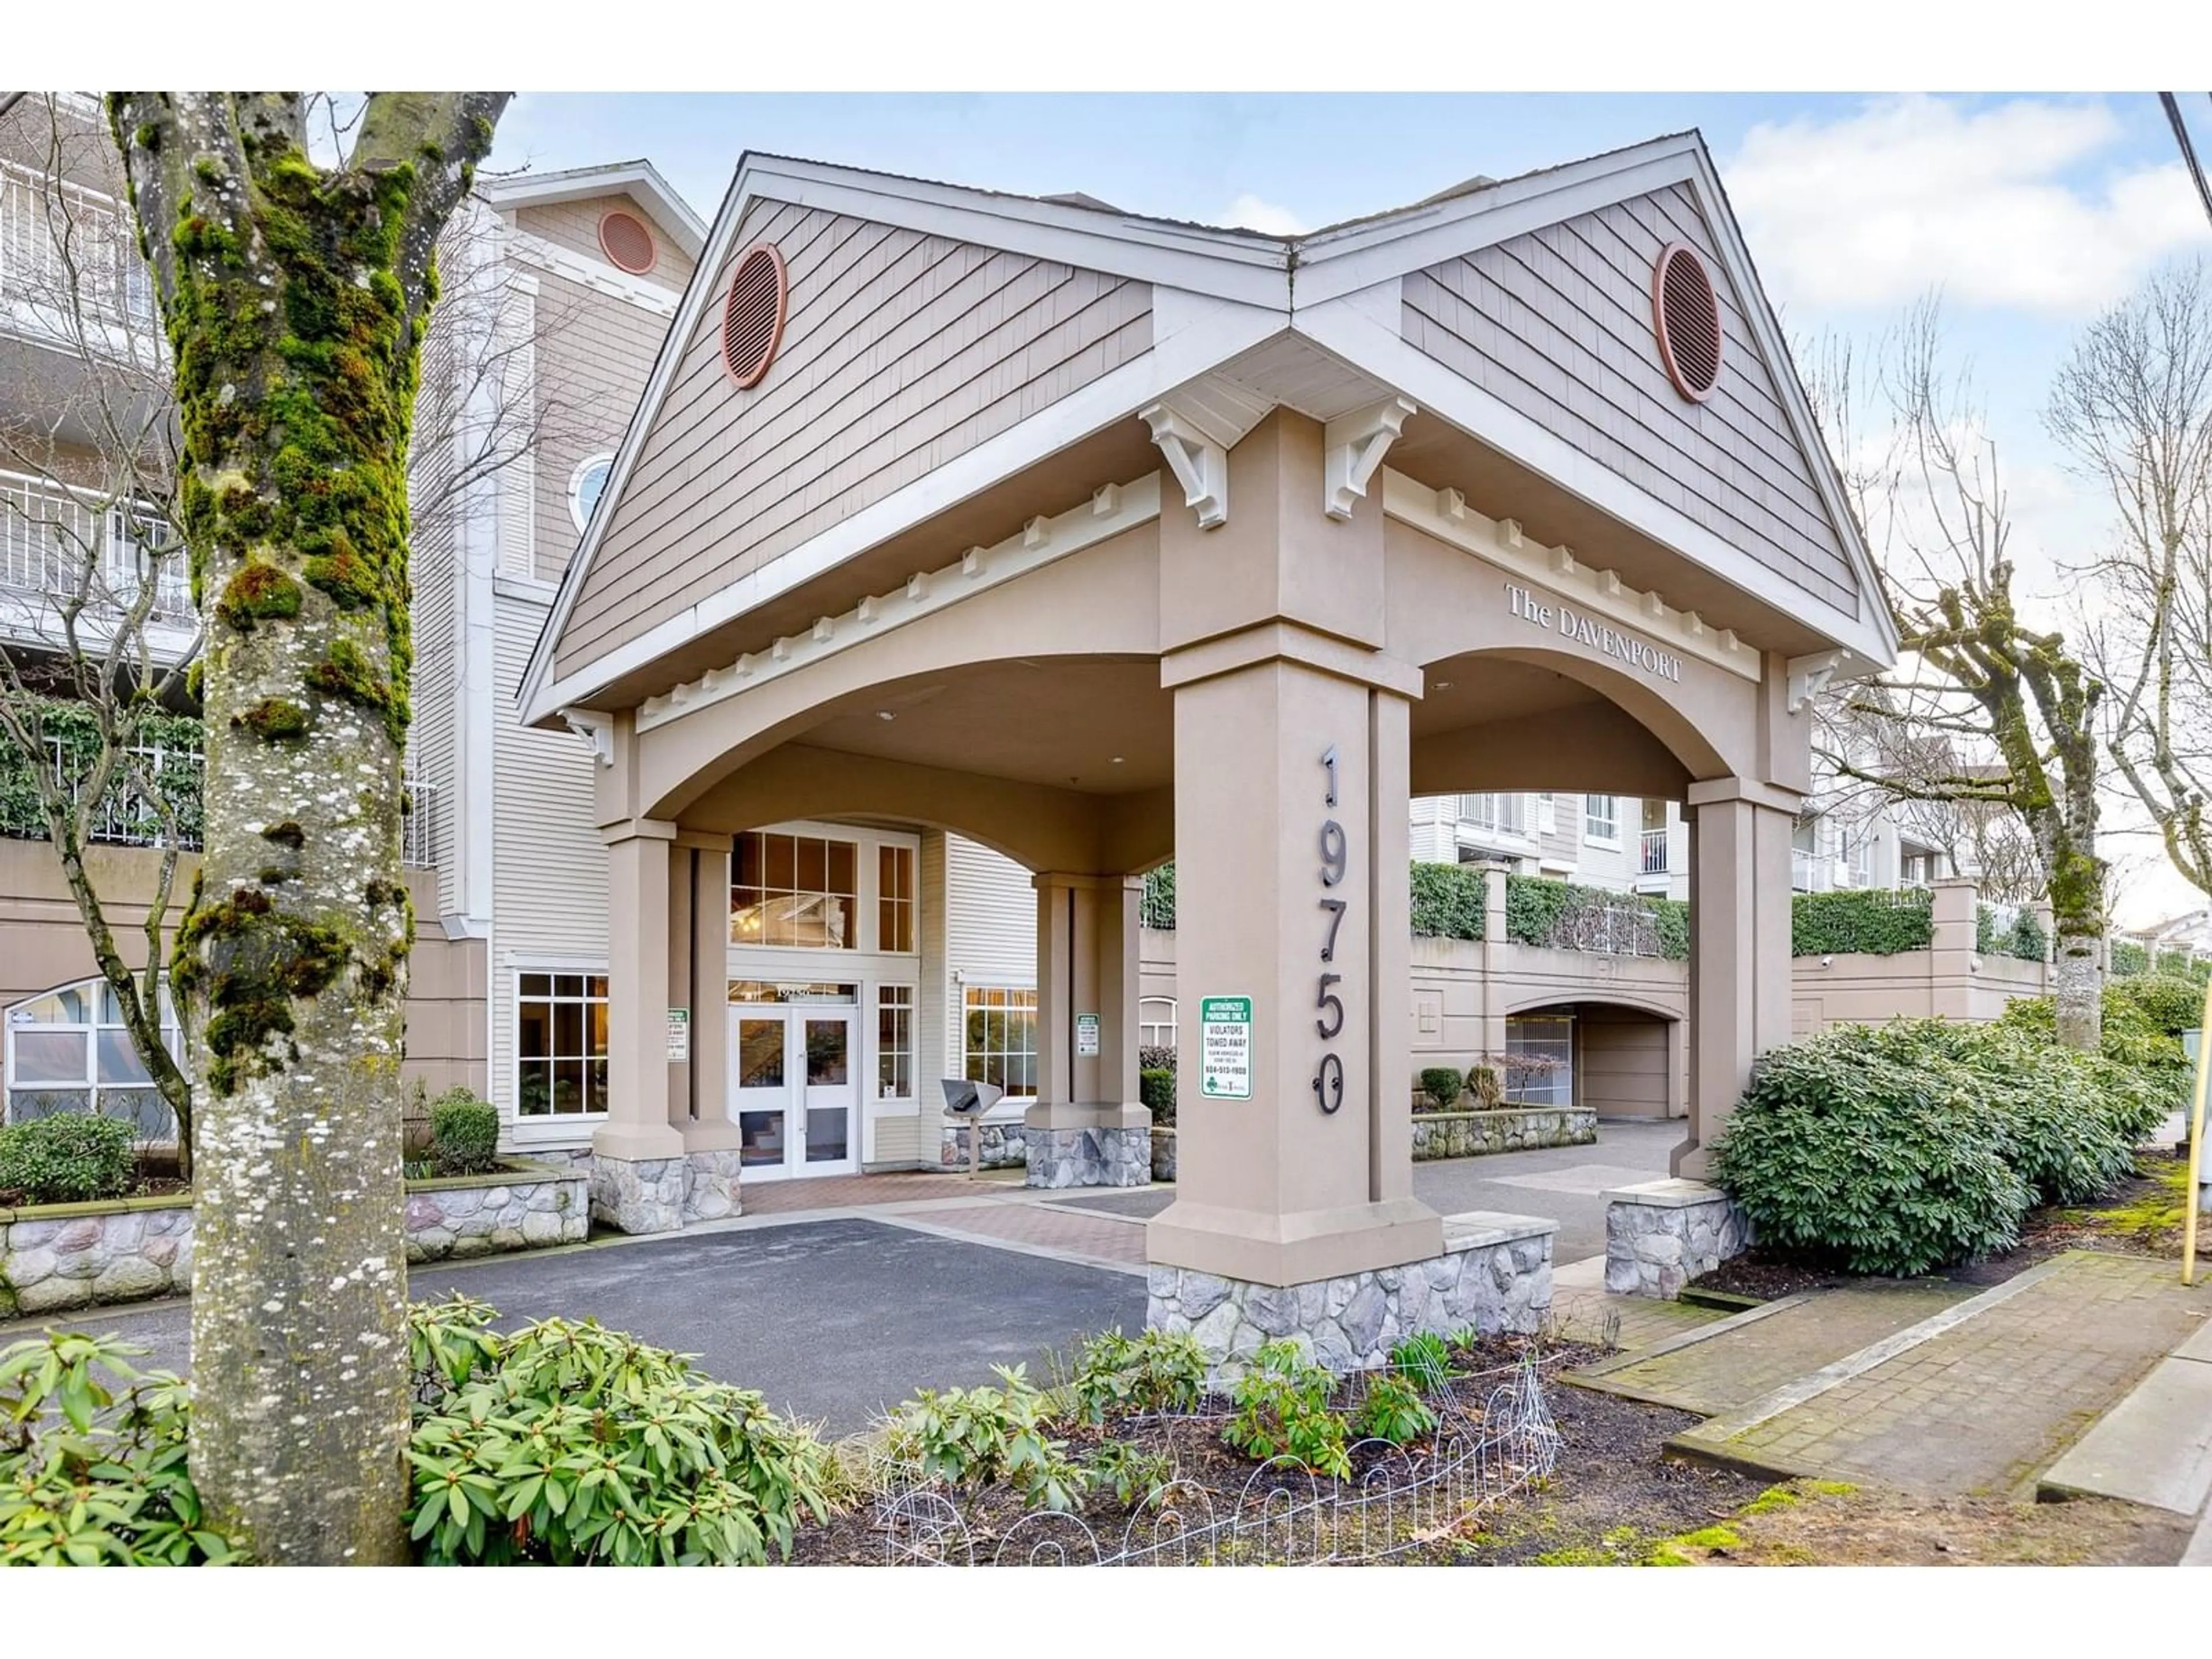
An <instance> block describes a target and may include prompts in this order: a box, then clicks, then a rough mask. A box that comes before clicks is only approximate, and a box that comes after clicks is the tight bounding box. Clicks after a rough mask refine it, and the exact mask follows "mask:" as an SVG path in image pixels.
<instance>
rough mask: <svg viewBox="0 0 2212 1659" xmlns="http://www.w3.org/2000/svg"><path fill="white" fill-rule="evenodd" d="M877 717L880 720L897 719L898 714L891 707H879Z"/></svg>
mask: <svg viewBox="0 0 2212 1659" xmlns="http://www.w3.org/2000/svg"><path fill="white" fill-rule="evenodd" d="M876 718H877V719H878V720H896V719H897V718H898V715H897V714H896V713H895V712H893V711H892V710H890V709H889V708H878V710H876Z"/></svg>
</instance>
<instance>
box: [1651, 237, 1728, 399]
mask: <svg viewBox="0 0 2212 1659" xmlns="http://www.w3.org/2000/svg"><path fill="white" fill-rule="evenodd" d="M1651 320H1652V326H1653V328H1654V330H1655V331H1656V332H1657V334H1658V336H1659V360H1660V362H1662V363H1664V364H1665V365H1666V367H1667V378H1668V380H1672V381H1674V390H1675V391H1677V392H1680V393H1681V394H1682V395H1683V396H1684V397H1685V398H1688V399H1689V400H1690V401H1691V402H1692V403H1693V404H1701V403H1703V402H1705V399H1706V398H1710V397H1711V396H1712V393H1713V388H1714V387H1715V386H1718V385H1719V384H1720V379H1721V304H1720V299H1719V296H1718V295H1716V294H1715V293H1714V292H1713V278H1712V273H1711V272H1710V271H1709V270H1706V269H1705V261H1704V260H1703V259H1701V258H1699V257H1698V253H1697V251H1696V250H1695V249H1693V248H1691V247H1688V246H1685V245H1684V244H1682V243H1680V242H1672V243H1669V244H1668V246H1666V247H1665V248H1664V249H1663V250H1662V252H1660V255H1659V263H1658V264H1657V266H1656V268H1654V270H1652V273H1651Z"/></svg>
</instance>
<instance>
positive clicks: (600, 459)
mask: <svg viewBox="0 0 2212 1659" xmlns="http://www.w3.org/2000/svg"><path fill="white" fill-rule="evenodd" d="M614 464H615V458H614V457H613V456H611V455H594V456H592V459H589V460H588V461H586V462H585V463H584V464H583V465H581V466H580V467H578V468H577V469H576V472H575V476H574V477H572V478H570V479H569V480H568V513H569V516H570V517H572V518H574V520H575V521H576V528H577V529H579V530H581V529H583V528H584V527H585V526H586V525H588V524H590V523H591V521H592V508H594V507H597V506H599V495H600V492H602V491H603V490H605V489H606V487H607V474H608V473H609V472H610V471H613V469H614Z"/></svg>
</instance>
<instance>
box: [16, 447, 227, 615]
mask: <svg viewBox="0 0 2212 1659" xmlns="http://www.w3.org/2000/svg"><path fill="white" fill-rule="evenodd" d="M153 533H154V532H153V531H152V529H151V520H150V519H149V516H148V515H147V514H146V513H143V512H141V511H134V510H132V509H130V508H126V507H118V506H116V505H113V504H112V503H110V502H108V501H105V500H103V499H102V498H100V497H99V496H96V495H91V494H89V493H88V492H84V491H81V490H70V489H58V488H56V487H55V486H54V485H53V484H52V483H48V482H46V480H45V479H42V478H35V477H30V476H29V475H28V474H26V473H21V472H0V590H5V592H4V595H0V597H12V598H15V599H19V600H20V599H27V600H30V601H32V602H33V603H34V604H35V605H36V606H37V607H38V608H40V610H42V611H43V610H47V609H51V608H52V607H54V606H57V605H61V604H64V603H65V602H70V601H73V600H75V599H79V598H83V599H88V600H89V601H91V602H92V609H93V610H94V611H95V612H97V611H111V612H112V611H120V610H121V609H123V608H124V607H125V606H127V605H131V603H132V602H133V601H134V600H135V599H137V594H138V592H139V589H140V586H141V584H142V583H143V582H144V580H146V573H147V571H148V570H149V568H151V569H152V570H153V572H154V580H155V592H154V609H153V611H152V612H151V617H150V619H151V620H153V621H155V622H156V623H172V624H180V625H189V624H190V623H191V619H192V600H191V586H190V577H189V575H188V574H187V572H186V570H185V556H184V555H183V554H182V553H181V552H178V553H174V554H172V555H170V556H167V557H164V558H161V559H158V560H157V559H155V556H153V554H152V553H150V552H149V550H148V547H147V543H148V542H149V540H150V539H151V538H152V536H153ZM93 561H97V564H98V568H97V569H96V570H94V569H92V568H88V567H89V564H90V562H93Z"/></svg>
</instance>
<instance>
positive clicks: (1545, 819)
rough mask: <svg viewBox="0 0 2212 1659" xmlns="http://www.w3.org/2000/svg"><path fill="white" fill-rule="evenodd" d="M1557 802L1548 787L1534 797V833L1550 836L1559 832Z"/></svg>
mask: <svg viewBox="0 0 2212 1659" xmlns="http://www.w3.org/2000/svg"><path fill="white" fill-rule="evenodd" d="M1536 833H1537V834H1538V835H1540V836H1551V835H1556V834H1558V833H1559V802H1558V800H1557V799H1556V798H1555V797H1554V796H1553V793H1552V792H1551V791H1550V790H1548V789H1547V790H1546V791H1544V793H1542V794H1541V795H1539V796H1537V797H1536Z"/></svg>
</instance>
